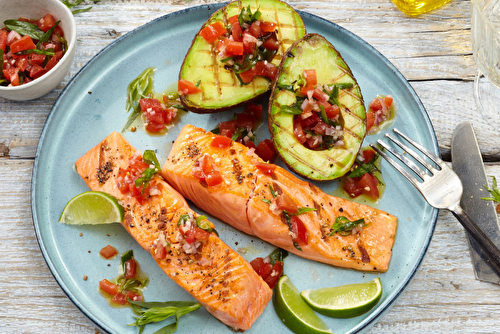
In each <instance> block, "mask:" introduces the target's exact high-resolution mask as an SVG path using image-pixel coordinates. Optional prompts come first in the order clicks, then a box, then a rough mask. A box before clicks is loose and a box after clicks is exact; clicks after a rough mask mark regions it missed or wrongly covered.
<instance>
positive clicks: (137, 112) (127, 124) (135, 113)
mask: <svg viewBox="0 0 500 334" xmlns="http://www.w3.org/2000/svg"><path fill="white" fill-rule="evenodd" d="M139 109H140V108H139ZM140 114H141V112H140V110H137V109H134V110H133V111H132V113H131V114H130V115H129V116H128V118H127V121H126V122H125V125H124V126H123V128H122V132H125V130H127V129H128V128H129V127H130V126H131V125H132V123H134V121H135V119H136V118H137V116H139V115H140Z"/></svg>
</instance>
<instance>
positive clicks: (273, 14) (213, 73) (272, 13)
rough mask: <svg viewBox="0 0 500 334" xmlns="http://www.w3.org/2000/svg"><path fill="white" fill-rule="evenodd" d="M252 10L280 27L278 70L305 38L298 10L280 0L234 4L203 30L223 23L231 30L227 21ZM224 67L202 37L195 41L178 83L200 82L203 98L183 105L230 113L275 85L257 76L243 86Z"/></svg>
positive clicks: (184, 98) (189, 98)
mask: <svg viewBox="0 0 500 334" xmlns="http://www.w3.org/2000/svg"><path fill="white" fill-rule="evenodd" d="M248 6H250V8H251V10H252V13H254V12H255V11H257V9H258V10H259V11H260V12H261V13H262V16H261V17H260V20H263V21H269V22H274V23H277V24H278V26H277V37H278V40H279V41H280V49H279V50H278V53H277V54H276V55H275V57H274V59H273V61H272V63H273V64H275V65H276V66H279V64H280V62H281V59H282V55H283V54H284V53H285V52H286V50H287V49H288V48H289V47H290V46H291V45H292V43H293V42H295V41H296V40H298V39H300V38H301V37H303V36H304V35H305V26H304V22H303V21H302V19H301V17H300V16H299V14H298V13H297V12H295V10H294V9H293V8H292V7H290V6H289V5H287V4H286V3H284V2H281V1H277V0H243V1H235V2H231V3H229V4H228V5H226V6H225V7H223V8H221V9H219V10H218V11H217V12H215V13H214V14H213V15H212V16H211V17H210V19H209V20H208V21H207V22H206V23H205V24H204V25H203V26H202V27H201V29H200V31H201V30H202V29H203V28H204V27H206V26H207V25H210V24H213V23H215V22H217V21H222V22H223V23H224V25H225V26H229V21H228V18H230V17H231V16H234V15H238V14H239V13H240V12H241V9H242V8H244V7H245V8H246V7H248ZM224 65H225V64H224V63H222V62H221V59H220V57H219V55H218V52H217V51H216V50H215V49H214V47H213V45H212V44H209V43H208V42H207V41H205V39H204V38H203V37H201V35H200V34H199V32H198V34H197V35H196V37H195V38H194V40H193V44H192V45H191V48H190V49H189V51H188V53H187V55H186V57H185V59H184V62H183V64H182V68H181V71H180V75H179V79H185V80H189V81H191V82H193V83H197V82H200V84H199V88H200V89H201V90H202V92H201V93H200V94H191V95H186V96H182V97H181V101H182V103H183V105H184V106H185V107H186V108H187V109H188V110H190V111H193V112H197V113H214V112H220V111H224V110H228V109H231V108H233V107H235V106H237V105H239V104H242V103H245V102H248V101H250V100H252V99H254V98H257V97H258V96H260V95H261V94H263V93H265V92H267V91H268V90H269V89H270V88H271V86H272V82H271V81H270V80H269V79H266V78H263V77H260V76H256V77H255V78H254V80H253V81H252V82H251V83H249V84H248V85H241V84H240V81H239V80H238V78H237V77H236V75H235V74H234V73H233V72H232V71H231V70H228V69H225V68H224Z"/></svg>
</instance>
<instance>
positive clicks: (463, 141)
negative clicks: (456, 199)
mask: <svg viewBox="0 0 500 334" xmlns="http://www.w3.org/2000/svg"><path fill="white" fill-rule="evenodd" d="M451 160H452V165H453V170H454V171H455V173H457V175H458V176H459V177H460V180H461V181H462V184H463V187H464V191H463V195H462V201H461V203H460V205H461V206H462V208H463V209H464V210H465V211H466V212H467V213H468V214H469V216H470V217H471V218H472V219H473V220H474V221H475V222H476V224H477V225H478V226H479V228H480V229H481V230H482V231H483V232H484V234H486V235H487V236H488V237H489V238H490V239H491V241H492V242H493V243H494V244H495V245H496V246H497V247H499V246H500V226H499V224H498V219H497V214H496V211H495V205H494V203H493V202H492V201H486V200H482V199H481V197H488V196H490V194H489V193H488V191H487V190H486V189H485V188H484V185H488V179H487V176H486V172H485V170H484V164H483V159H482V157H481V152H480V150H479V145H478V143H477V139H476V135H475V133H474V128H473V127H472V124H471V123H469V122H462V123H460V124H459V125H458V126H457V128H456V129H455V132H454V133H453V137H452V140H451ZM468 240H469V250H470V254H471V258H472V263H473V266H474V273H475V275H476V278H477V279H479V280H481V281H485V282H490V283H495V284H500V277H499V276H498V275H497V274H496V273H495V271H494V270H493V269H492V268H491V267H490V265H489V264H488V263H487V260H488V257H487V256H486V255H485V254H484V253H483V251H482V249H481V247H480V246H479V245H478V244H477V243H476V241H475V240H474V239H472V237H471V236H468Z"/></svg>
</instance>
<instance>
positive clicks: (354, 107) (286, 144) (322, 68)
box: [268, 34, 366, 181]
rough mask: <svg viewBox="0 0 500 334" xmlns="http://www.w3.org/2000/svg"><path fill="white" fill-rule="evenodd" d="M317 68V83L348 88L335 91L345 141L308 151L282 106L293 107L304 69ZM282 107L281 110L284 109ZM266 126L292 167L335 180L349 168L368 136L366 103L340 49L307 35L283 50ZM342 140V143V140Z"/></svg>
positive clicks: (307, 174) (317, 177) (312, 176)
mask: <svg viewBox="0 0 500 334" xmlns="http://www.w3.org/2000/svg"><path fill="white" fill-rule="evenodd" d="M311 69H315V70H316V76H317V83H318V84H327V85H333V84H334V85H339V86H340V87H350V88H344V89H340V90H339V91H338V97H337V102H338V105H339V106H340V117H339V120H338V122H339V123H340V126H341V127H342V128H343V139H342V141H343V145H338V146H333V147H330V148H328V149H325V150H311V149H309V148H307V147H305V146H304V145H302V144H301V143H300V142H299V140H298V139H297V137H296V135H295V134H294V117H300V115H294V114H292V113H289V112H286V111H285V108H283V106H294V105H296V103H297V93H296V92H295V91H294V90H293V89H290V87H293V86H294V85H295V87H297V85H298V83H299V82H300V81H301V80H303V77H302V76H303V73H304V71H305V70H311ZM282 108H283V110H282ZM268 125H269V131H270V133H271V137H272V140H273V143H274V145H275V147H276V149H277V152H278V153H279V155H280V156H281V158H282V159H283V161H284V162H285V163H286V164H287V165H288V167H289V168H290V169H292V170H293V171H295V172H296V173H297V174H299V175H302V176H304V177H306V178H309V179H312V180H316V181H326V180H333V179H335V178H338V177H341V176H342V175H344V174H345V173H346V172H348V171H349V169H350V167H351V166H352V164H353V163H354V161H355V159H356V155H357V154H358V151H359V149H360V147H361V143H362V142H363V139H364V137H365V134H366V121H365V107H364V101H363V96H362V95H361V90H360V87H359V86H358V83H357V82H356V79H355V78H354V77H353V75H352V72H351V70H350V69H349V66H347V64H346V63H345V61H344V60H343V59H342V57H341V55H340V54H339V52H338V51H337V50H336V49H335V48H334V47H333V45H332V44H330V43H329V42H328V41H327V40H326V39H325V38H324V37H322V36H320V35H318V34H307V35H306V36H304V37H303V38H302V39H300V40H298V41H296V42H295V43H294V44H293V45H292V46H291V47H290V49H289V50H288V52H286V54H285V57H284V59H283V61H282V63H281V65H280V68H279V70H278V78H277V80H276V82H275V84H274V87H273V91H272V93H271V97H270V101H269V112H268ZM341 144H342V142H341Z"/></svg>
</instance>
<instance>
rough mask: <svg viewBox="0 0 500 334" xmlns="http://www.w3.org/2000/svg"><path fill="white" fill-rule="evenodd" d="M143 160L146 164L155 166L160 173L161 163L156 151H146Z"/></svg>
mask: <svg viewBox="0 0 500 334" xmlns="http://www.w3.org/2000/svg"><path fill="white" fill-rule="evenodd" d="M142 160H144V162H145V163H147V164H148V165H151V164H153V165H154V166H155V167H156V168H157V169H158V171H159V170H160V169H161V166H160V163H159V162H158V159H157V158H156V154H155V151H153V150H145V151H144V154H143V155H142Z"/></svg>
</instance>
